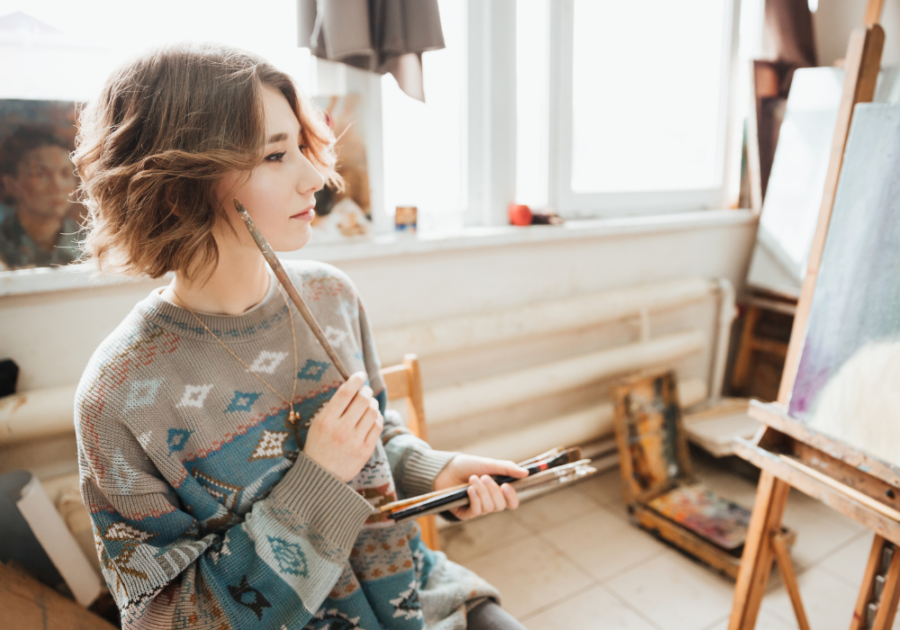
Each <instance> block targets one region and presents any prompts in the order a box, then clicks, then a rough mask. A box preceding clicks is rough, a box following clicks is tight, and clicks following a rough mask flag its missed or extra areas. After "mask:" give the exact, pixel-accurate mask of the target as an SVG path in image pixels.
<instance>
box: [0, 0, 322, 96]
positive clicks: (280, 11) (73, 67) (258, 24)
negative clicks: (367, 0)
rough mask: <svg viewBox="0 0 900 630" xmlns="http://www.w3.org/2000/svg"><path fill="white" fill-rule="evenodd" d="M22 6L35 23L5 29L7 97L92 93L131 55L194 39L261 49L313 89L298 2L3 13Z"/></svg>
mask: <svg viewBox="0 0 900 630" xmlns="http://www.w3.org/2000/svg"><path fill="white" fill-rule="evenodd" d="M16 12H21V13H23V14H25V16H27V18H26V19H23V20H20V23H25V22H30V23H31V24H32V28H27V29H24V28H20V29H19V30H18V31H16V30H14V31H12V32H6V33H2V34H0V50H3V52H4V56H5V58H6V59H15V60H16V63H4V64H2V68H0V98H29V99H30V98H38V99H59V100H76V101H85V100H89V99H91V98H93V97H95V96H96V95H97V94H99V92H100V88H101V87H102V85H103V83H104V81H105V80H106V78H107V77H108V76H109V74H110V73H111V72H112V71H113V70H114V69H115V68H116V67H117V66H118V65H119V64H121V63H122V62H123V61H125V60H126V59H128V58H129V57H130V56H132V55H134V54H135V53H138V52H141V51H143V50H147V49H149V48H151V47H153V46H159V45H162V44H166V43H171V42H178V41H188V40H190V41H214V42H221V43H224V44H230V45H233V46H237V47H240V48H243V49H245V50H249V51H251V52H254V53H257V54H259V55H261V56H262V57H264V58H265V59H267V60H268V61H270V62H272V63H273V64H274V65H275V66H276V67H278V68H280V69H282V70H284V71H285V72H288V73H290V74H291V75H292V76H294V78H295V79H296V80H297V82H298V83H299V84H300V85H301V86H302V87H303V88H304V89H306V90H309V91H312V89H313V79H314V76H313V74H314V71H313V69H312V68H313V64H311V63H310V56H309V51H308V50H306V49H301V48H297V7H296V3H295V2H271V3H264V4H259V5H256V4H252V3H250V4H248V3H247V2H245V1H244V0H217V2H215V3H211V2H185V1H184V0H158V1H156V2H153V3H152V4H150V5H146V4H139V3H131V2H118V1H116V0H92V1H91V2H90V5H89V6H86V5H85V4H84V3H78V2H67V1H66V0H43V1H42V2H34V0H2V1H0V16H4V15H9V14H12V13H16ZM173 16H177V18H175V17H173ZM34 20H37V21H39V22H41V23H43V25H45V27H43V26H40V25H34V22H33V21H34ZM46 27H49V28H46ZM22 31H27V32H22Z"/></svg>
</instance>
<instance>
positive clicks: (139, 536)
mask: <svg viewBox="0 0 900 630" xmlns="http://www.w3.org/2000/svg"><path fill="white" fill-rule="evenodd" d="M153 536H155V534H151V533H150V532H144V531H141V530H139V529H138V528H136V527H132V526H131V525H129V524H128V523H113V524H112V525H110V526H109V527H107V528H106V533H104V534H103V537H104V538H105V539H106V540H139V541H141V542H144V541H145V540H148V539H150V538H153Z"/></svg>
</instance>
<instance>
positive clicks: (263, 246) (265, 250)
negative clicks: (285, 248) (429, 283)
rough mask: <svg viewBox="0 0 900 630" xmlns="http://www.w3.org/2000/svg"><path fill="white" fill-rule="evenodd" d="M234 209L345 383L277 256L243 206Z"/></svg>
mask: <svg viewBox="0 0 900 630" xmlns="http://www.w3.org/2000/svg"><path fill="white" fill-rule="evenodd" d="M234 207H235V208H237V211H238V214H239V215H241V219H243V221H244V225H246V226H247V230H248V231H249V232H250V236H252V237H253V241H254V242H255V243H256V246H257V247H259V250H260V251H261V252H262V255H263V258H265V259H266V262H267V263H269V266H270V267H271V268H272V271H274V272H275V277H276V278H278V281H279V282H280V283H281V286H283V287H284V290H285V291H287V294H288V296H289V297H290V298H291V302H293V303H294V306H296V307H297V310H298V311H300V315H302V316H303V319H304V320H305V321H306V323H307V325H308V326H309V328H310V330H312V331H313V334H314V335H315V336H316V339H318V340H319V343H320V344H321V345H322V348H324V349H325V353H326V354H327V355H328V358H329V359H331V362H332V363H333V364H334V367H336V368H337V371H338V372H340V374H341V377H342V378H343V379H344V380H345V381H346V380H347V379H348V378H350V374H349V373H348V372H347V368H345V367H344V364H343V363H342V362H341V359H340V357H339V356H338V355H337V353H336V352H335V351H334V348H332V347H331V344H330V343H328V339H326V338H325V333H323V332H322V329H321V328H320V327H319V322H317V321H316V318H315V317H313V314H312V311H310V310H309V308H308V307H307V306H306V302H304V301H303V298H302V297H300V292H299V291H297V287H295V286H294V283H293V282H291V279H290V278H289V277H288V275H287V272H286V271H285V270H284V267H282V266H281V261H280V260H278V256H276V255H275V251H274V250H273V249H272V247H271V245H269V242H268V241H267V240H266V237H264V236H263V235H262V232H260V231H259V228H258V227H256V224H255V223H254V222H253V219H251V218H250V215H249V214H248V213H247V210H246V209H244V206H243V205H242V204H241V202H240V201H238V200H237V199H235V200H234Z"/></svg>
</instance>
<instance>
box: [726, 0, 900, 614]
mask: <svg viewBox="0 0 900 630" xmlns="http://www.w3.org/2000/svg"><path fill="white" fill-rule="evenodd" d="M880 8H881V2H879V1H877V0H873V1H872V2H870V5H869V12H868V13H869V15H868V17H867V24H868V25H867V26H865V27H863V28H861V29H857V30H856V31H854V33H853V35H852V36H851V40H850V45H849V48H848V53H847V58H846V61H845V68H846V69H847V75H846V78H845V82H844V87H843V91H842V98H841V107H840V111H839V112H838V119H837V124H836V129H835V134H834V141H833V144H832V153H831V158H830V162H829V168H828V174H827V177H826V183H825V191H824V194H823V198H822V206H821V209H820V213H819V219H818V224H817V227H816V234H815V237H814V239H813V244H812V247H811V251H810V257H809V262H808V266H807V273H806V277H805V279H804V282H803V289H802V291H801V295H800V300H799V302H798V309H797V317H796V319H795V322H794V328H793V332H792V335H791V341H790V347H789V350H788V355H787V361H786V366H785V372H784V376H783V379H782V382H781V388H780V391H779V397H778V402H777V403H772V404H761V403H756V402H754V403H752V404H751V415H752V416H754V417H755V418H757V419H758V420H760V421H762V422H763V423H764V424H765V425H766V426H765V428H764V430H763V431H762V433H761V434H760V435H759V436H758V438H757V439H756V440H755V441H753V442H750V441H746V440H744V441H739V443H738V445H737V447H736V452H737V454H738V455H740V456H741V457H743V458H744V459H747V460H748V461H750V462H751V463H753V464H755V465H756V466H758V467H759V468H760V469H761V471H762V474H761V476H760V482H759V488H758V491H757V499H756V505H755V507H754V510H753V516H752V518H751V521H750V528H749V533H748V538H747V544H746V546H745V550H744V554H743V557H742V566H741V571H740V574H739V575H738V580H737V584H736V589H735V598H734V606H733V608H732V614H731V619H730V622H729V630H751V629H752V628H754V627H755V626H756V619H757V615H758V613H759V609H760V605H761V602H762V598H763V595H764V592H765V588H766V583H767V581H768V577H769V572H770V571H771V566H772V559H773V558H777V559H778V565H779V568H780V569H781V571H782V573H783V574H784V575H785V585H786V586H787V587H788V590H789V595H790V597H791V601H792V604H793V605H794V609H795V612H796V613H797V617H798V624H799V626H800V628H801V630H805V629H806V628H809V624H808V622H807V620H806V617H805V613H804V611H803V606H802V602H801V599H800V593H799V590H798V589H797V584H796V580H795V579H793V577H792V576H793V569H792V568H791V563H790V559H789V557H787V555H786V554H785V553H784V549H783V547H782V546H781V545H780V543H779V541H778V537H777V534H774V532H775V531H777V529H778V528H779V527H780V524H781V519H782V516H783V514H784V508H785V504H786V502H787V496H788V492H789V490H790V489H791V488H796V489H798V490H800V491H801V492H803V493H805V494H807V495H809V496H811V497H813V498H815V499H818V500H820V501H821V502H823V503H824V504H826V505H827V506H828V507H830V508H832V509H834V510H836V511H838V512H840V513H842V514H844V515H845V516H847V517H849V518H851V519H854V520H856V521H857V522H859V523H861V524H862V525H865V526H866V527H868V528H869V529H871V530H872V531H873V532H874V533H875V536H874V540H873V544H872V550H871V553H870V556H869V562H868V564H867V567H866V571H865V574H864V575H863V578H862V585H861V587H860V591H859V596H858V598H857V603H856V606H855V607H854V609H853V610H852V611H848V613H847V620H848V626H849V627H850V629H851V630H887V629H888V628H891V627H892V624H893V621H894V617H895V615H896V612H897V606H898V602H900V553H897V545H898V544H900V466H898V465H897V464H896V463H895V460H897V459H898V458H897V457H896V455H894V456H892V457H887V458H882V457H879V456H876V455H874V452H875V450H876V447H875V446H873V444H872V442H871V440H868V441H867V439H866V438H865V437H864V436H860V435H857V434H855V433H854V431H855V429H854V426H855V425H859V426H862V427H865V426H866V425H868V424H870V423H874V426H875V427H876V430H877V423H878V421H879V420H880V418H879V417H878V415H879V413H881V414H883V415H885V416H891V418H889V419H890V420H891V421H893V422H894V423H896V422H898V421H900V416H898V415H895V414H893V413H892V412H891V410H890V409H887V408H885V409H882V410H880V411H879V412H876V413H875V414H874V415H872V413H871V412H867V411H862V410H860V408H858V407H857V406H855V405H853V404H849V405H846V406H844V407H841V408H842V409H844V410H845V411H843V413H844V414H845V415H844V416H843V417H841V418H839V420H840V422H839V423H838V424H837V428H835V425H834V424H827V425H826V423H823V424H817V420H816V418H817V417H818V413H819V411H822V410H823V409H824V406H830V405H831V401H832V400H836V401H838V403H840V404H844V402H843V400H842V397H843V395H844V394H847V393H848V392H847V391H846V390H847V388H845V387H844V385H846V383H847V381H846V380H844V378H843V377H842V376H841V374H842V371H843V369H844V367H845V366H847V364H848V363H850V362H852V361H853V357H855V356H857V355H858V354H859V353H860V352H867V351H868V349H869V348H870V347H871V346H873V345H874V346H875V347H876V348H877V347H878V346H881V345H884V344H888V345H889V344H890V343H892V341H891V340H892V339H893V332H892V326H893V324H892V323H891V319H890V317H885V311H886V309H887V310H889V309H890V308H891V304H892V303H893V302H894V301H896V299H897V298H898V294H897V292H896V291H894V290H893V288H892V287H891V286H890V281H889V280H888V281H886V280H885V278H886V277H887V276H889V275H890V274H887V276H886V275H885V274H884V273H883V270H882V269H881V268H882V267H883V266H885V265H887V266H888V267H889V266H890V265H891V264H892V262H891V261H892V257H891V256H892V254H891V253H888V254H885V253H884V252H883V251H882V250H883V248H882V247H879V246H878V239H880V238H884V239H888V240H889V239H890V238H891V234H892V232H893V230H894V228H893V226H892V222H893V220H894V218H893V216H891V217H890V218H889V219H888V218H886V217H887V215H891V214H892V210H891V208H893V207H894V206H893V204H894V201H893V199H892V198H891V197H892V193H891V191H892V190H893V186H894V184H893V182H894V181H896V180H897V177H896V171H897V167H896V159H897V152H896V150H894V149H893V148H892V146H891V144H890V143H891V138H879V139H878V140H876V139H875V138H876V137H878V136H889V135H891V134H893V135H896V134H897V129H896V124H895V122H894V121H893V120H892V115H891V113H890V112H889V111H886V110H885V109H884V108H885V107H887V108H888V109H892V108H891V107H890V106H875V105H872V106H867V105H859V104H860V103H868V102H871V100H872V97H873V95H874V92H875V84H876V80H877V77H878V71H879V65H880V59H881V52H882V49H883V45H884V31H883V29H881V27H880V26H878V25H877V24H876V23H875V22H877V16H878V14H879V13H880ZM851 123H852V128H851ZM876 127H877V128H878V130H879V131H878V132H877V133H876V132H873V128H876ZM873 133H874V135H873ZM860 147H862V150H861V148H860ZM845 149H846V150H845ZM893 196H895V194H894V195H893ZM873 239H874V240H873ZM866 243H868V245H866ZM873 244H874V245H873ZM894 248H896V245H894ZM835 260H836V261H838V266H837V267H836V266H835V263H834V262H833V261H835ZM830 261H831V262H830ZM894 273H896V270H895V271H894ZM863 278H865V279H863ZM856 284H858V285H859V286H854V285H856ZM876 287H877V288H876ZM820 289H821V293H820ZM836 295H843V296H845V298H846V297H847V296H853V297H855V298H857V299H859V300H862V301H861V302H860V303H856V304H852V305H850V304H838V303H837V302H836V300H838V301H839V300H840V298H835V296H836ZM831 318H834V319H835V322H834V323H835V324H837V325H839V326H842V327H843V328H849V327H858V328H857V329H855V330H842V329H841V330H837V332H835V330H834V328H831V329H830V331H829V326H830V325H831V323H830V322H827V321H825V320H828V319H831ZM842 321H843V323H842V324H841V322H842ZM829 334H836V335H837V337H838V338H837V339H835V340H830V339H825V337H827V336H828V335H829ZM870 342H874V343H870ZM851 372H853V370H851ZM795 377H796V378H795ZM851 377H852V378H851V379H850V380H852V382H853V383H854V384H859V383H861V382H865V383H866V384H867V386H868V385H871V384H872V381H873V378H872V376H871V375H866V376H862V377H860V375H859V374H858V372H854V373H853V374H851ZM832 383H835V384H836V386H837V387H836V391H837V392H838V393H839V394H841V395H840V396H837V397H834V398H832V397H829V398H824V397H823V396H824V394H825V392H826V390H828V389H830V385H831V384H832ZM875 383H876V384H875V387H879V384H878V382H877V381H876V382H875ZM851 388H852V386H851ZM880 388H881V389H885V388H892V383H890V382H889V381H885V380H881V381H880ZM881 393H883V392H881ZM791 399H793V400H792V402H791V404H790V407H789V406H788V403H789V400H791ZM847 400H850V402H851V403H852V402H853V399H852V397H851V398H848V399H847ZM792 413H796V414H798V415H799V416H800V418H797V417H795V416H793V415H792ZM826 413H831V411H830V410H829V411H826ZM832 420H833V419H832ZM788 576H791V577H790V578H789V577H788Z"/></svg>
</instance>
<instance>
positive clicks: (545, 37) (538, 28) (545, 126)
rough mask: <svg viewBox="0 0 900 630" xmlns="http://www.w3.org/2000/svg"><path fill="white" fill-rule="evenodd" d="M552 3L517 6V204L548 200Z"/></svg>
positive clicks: (525, 1) (530, 1) (542, 0)
mask: <svg viewBox="0 0 900 630" xmlns="http://www.w3.org/2000/svg"><path fill="white" fill-rule="evenodd" d="M549 84H550V0H519V2H517V4H516V201H517V202H518V203H524V204H528V205H529V206H531V207H532V208H539V207H542V206H546V205H547V203H548V201H549V194H550V193H549V189H548V184H549V182H548V179H547V173H548V170H549V166H550V156H549V150H550V138H549V129H550V90H549Z"/></svg>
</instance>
